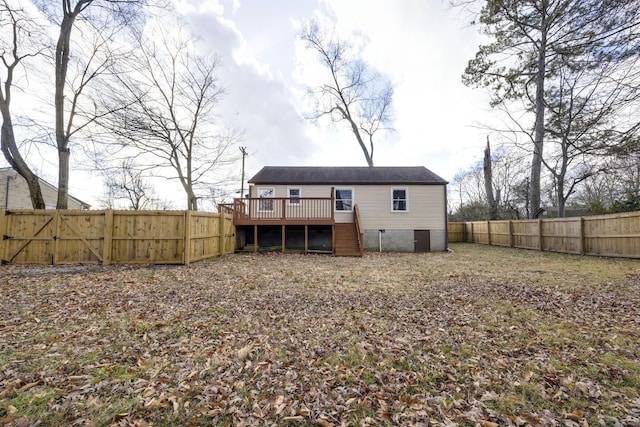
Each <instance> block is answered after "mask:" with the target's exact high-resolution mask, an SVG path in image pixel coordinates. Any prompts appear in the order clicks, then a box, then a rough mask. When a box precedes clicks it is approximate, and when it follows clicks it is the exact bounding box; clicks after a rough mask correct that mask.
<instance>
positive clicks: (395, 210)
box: [391, 187, 409, 213]
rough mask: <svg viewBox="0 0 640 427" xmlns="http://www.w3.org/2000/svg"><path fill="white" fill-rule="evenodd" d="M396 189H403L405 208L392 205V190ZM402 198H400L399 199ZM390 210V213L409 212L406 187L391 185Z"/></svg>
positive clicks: (407, 189)
mask: <svg viewBox="0 0 640 427" xmlns="http://www.w3.org/2000/svg"><path fill="white" fill-rule="evenodd" d="M396 190H402V191H404V206H405V209H404V210H402V209H395V206H394V203H393V202H394V199H393V192H394V191H396ZM400 200H402V199H400ZM391 212H392V213H405V212H409V188H408V187H391Z"/></svg>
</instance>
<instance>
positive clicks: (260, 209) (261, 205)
mask: <svg viewBox="0 0 640 427" xmlns="http://www.w3.org/2000/svg"><path fill="white" fill-rule="evenodd" d="M263 190H271V194H273V196H271V197H264V196H262V195H261V193H262V192H263ZM275 194H276V189H275V188H274V187H258V198H259V199H273V197H274V196H275ZM265 206H270V207H271V208H270V209H265V208H264V207H265ZM274 209H275V200H258V212H273V211H274Z"/></svg>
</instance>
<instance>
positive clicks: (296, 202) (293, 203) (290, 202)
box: [287, 187, 302, 206]
mask: <svg viewBox="0 0 640 427" xmlns="http://www.w3.org/2000/svg"><path fill="white" fill-rule="evenodd" d="M291 190H298V195H297V196H294V197H291ZM301 197H302V188H300V187H287V199H288V200H287V204H288V205H289V206H300V204H301V203H302V201H301V200H300V198H301ZM296 199H297V200H296Z"/></svg>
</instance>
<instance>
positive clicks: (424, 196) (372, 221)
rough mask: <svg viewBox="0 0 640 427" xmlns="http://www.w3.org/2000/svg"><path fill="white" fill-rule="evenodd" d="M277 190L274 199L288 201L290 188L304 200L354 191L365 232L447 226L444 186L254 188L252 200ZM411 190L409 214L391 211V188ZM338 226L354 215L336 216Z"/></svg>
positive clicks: (343, 213)
mask: <svg viewBox="0 0 640 427" xmlns="http://www.w3.org/2000/svg"><path fill="white" fill-rule="evenodd" d="M260 187H273V188H275V197H287V188H288V187H299V188H300V190H301V194H300V196H301V197H331V188H332V187H337V188H353V189H354V194H353V198H354V204H356V205H358V209H359V211H360V216H361V220H362V226H363V228H364V229H375V230H378V229H389V230H438V229H440V230H444V229H445V224H446V212H445V188H446V187H445V186H444V185H402V184H393V185H344V186H342V185H297V184H296V183H291V184H287V185H253V186H251V190H250V195H251V197H257V194H258V188H260ZM400 187H401V188H407V189H408V195H407V196H408V211H407V212H392V211H391V188H400ZM335 219H336V222H351V221H353V213H352V212H336V213H335Z"/></svg>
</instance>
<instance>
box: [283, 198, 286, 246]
mask: <svg viewBox="0 0 640 427" xmlns="http://www.w3.org/2000/svg"><path fill="white" fill-rule="evenodd" d="M283 202H284V200H283ZM282 207H283V208H284V203H283V206H282ZM285 227H286V226H285V225H284V224H282V253H284V242H285V240H286V231H285Z"/></svg>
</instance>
